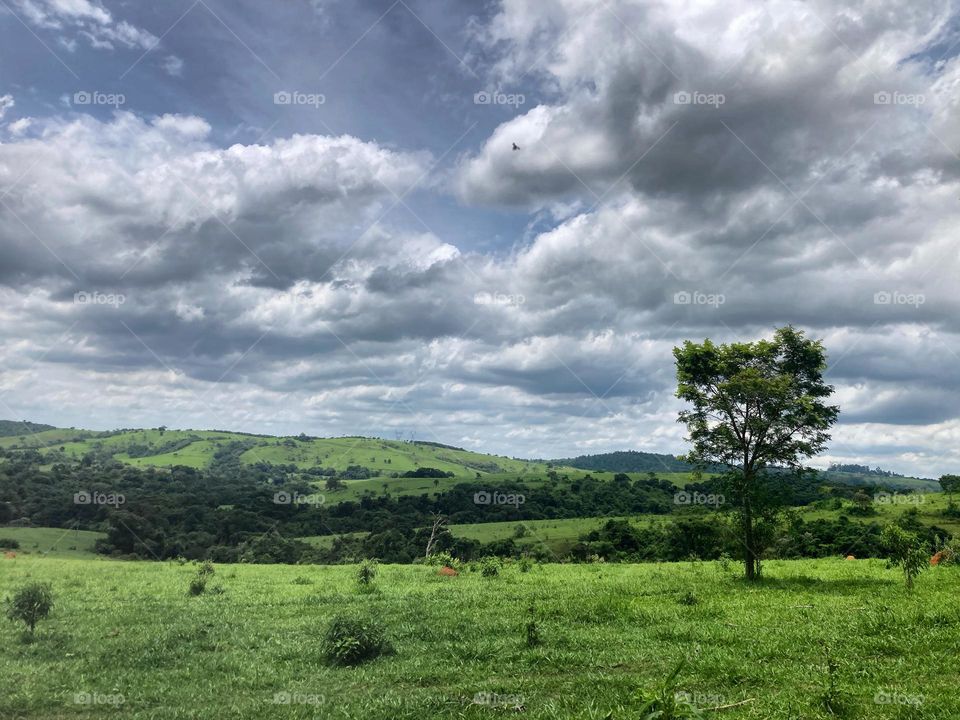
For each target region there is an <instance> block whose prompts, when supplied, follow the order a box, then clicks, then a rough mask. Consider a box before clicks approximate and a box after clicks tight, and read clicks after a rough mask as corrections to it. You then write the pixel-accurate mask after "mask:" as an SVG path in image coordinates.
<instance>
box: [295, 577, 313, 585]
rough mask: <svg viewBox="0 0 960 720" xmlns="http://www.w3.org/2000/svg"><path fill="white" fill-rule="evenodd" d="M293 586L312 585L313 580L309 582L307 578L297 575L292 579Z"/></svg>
mask: <svg viewBox="0 0 960 720" xmlns="http://www.w3.org/2000/svg"><path fill="white" fill-rule="evenodd" d="M293 584H294V585H313V580H311V579H310V578H308V577H304V576H303V575H297V577H295V578H294V579H293Z"/></svg>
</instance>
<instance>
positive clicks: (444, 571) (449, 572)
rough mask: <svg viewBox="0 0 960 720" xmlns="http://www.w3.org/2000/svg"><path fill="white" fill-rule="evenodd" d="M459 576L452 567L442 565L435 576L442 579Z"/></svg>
mask: <svg viewBox="0 0 960 720" xmlns="http://www.w3.org/2000/svg"><path fill="white" fill-rule="evenodd" d="M459 574H460V573H458V572H457V571H456V570H454V569H453V568H452V567H447V566H446V565H444V566H443V567H442V568H440V569H439V570H438V571H437V575H443V576H444V577H455V576H456V575H459Z"/></svg>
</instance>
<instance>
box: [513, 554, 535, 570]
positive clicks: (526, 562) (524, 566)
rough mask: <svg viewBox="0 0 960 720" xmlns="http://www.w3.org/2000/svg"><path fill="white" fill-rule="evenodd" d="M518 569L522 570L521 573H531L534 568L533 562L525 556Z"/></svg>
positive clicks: (521, 559)
mask: <svg viewBox="0 0 960 720" xmlns="http://www.w3.org/2000/svg"><path fill="white" fill-rule="evenodd" d="M517 567H519V568H520V572H523V573H526V572H530V569H531V568H532V567H533V560H531V559H530V556H529V555H524V556H523V557H521V558H520V562H519V563H518V564H517Z"/></svg>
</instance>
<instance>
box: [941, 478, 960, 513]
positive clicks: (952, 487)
mask: <svg viewBox="0 0 960 720" xmlns="http://www.w3.org/2000/svg"><path fill="white" fill-rule="evenodd" d="M940 487H941V488H942V489H943V491H944V492H945V493H946V494H947V507H951V508H952V507H953V494H954V493H955V492H960V475H943V476H941V478H940Z"/></svg>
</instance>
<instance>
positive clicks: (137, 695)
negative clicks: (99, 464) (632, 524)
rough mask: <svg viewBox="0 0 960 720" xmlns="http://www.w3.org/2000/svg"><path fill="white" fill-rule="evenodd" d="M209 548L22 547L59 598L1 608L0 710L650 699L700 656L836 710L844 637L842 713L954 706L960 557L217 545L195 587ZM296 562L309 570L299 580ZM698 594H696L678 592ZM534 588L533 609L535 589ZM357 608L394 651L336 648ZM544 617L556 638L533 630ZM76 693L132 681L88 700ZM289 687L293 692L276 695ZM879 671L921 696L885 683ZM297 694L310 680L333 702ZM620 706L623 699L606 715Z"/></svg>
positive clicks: (412, 710) (203, 711) (7, 573)
mask: <svg viewBox="0 0 960 720" xmlns="http://www.w3.org/2000/svg"><path fill="white" fill-rule="evenodd" d="M195 571H196V566H194V565H184V566H181V565H178V564H177V563H149V562H117V561H110V560H102V561H92V560H57V559H51V558H45V559H40V558H37V559H33V558H17V559H16V560H0V585H2V587H3V588H4V589H9V588H12V587H17V586H19V585H21V584H23V583H25V582H28V581H31V580H43V581H48V582H50V583H52V585H53V590H54V593H55V597H56V605H55V607H54V611H53V614H52V617H51V618H50V619H49V620H47V621H45V622H43V623H41V624H40V626H39V627H38V630H37V635H36V637H35V639H34V640H33V642H27V641H26V640H25V639H24V638H23V637H22V633H21V631H20V630H19V629H18V628H17V627H15V626H14V625H13V624H12V623H9V622H6V621H4V622H3V623H0V717H18V716H21V717H30V718H32V719H38V720H42V719H45V718H65V717H77V718H103V717H111V718H178V719H183V718H228V717H230V718H241V717H242V718H248V717H250V718H253V717H271V718H280V719H281V720H282V719H285V718H312V717H338V718H364V719H371V720H375V719H378V718H384V719H387V718H390V719H391V720H392V719H404V718H410V719H411V720H412V719H414V718H415V719H416V720H420V719H422V718H466V719H473V718H495V717H508V716H512V715H514V712H512V711H510V710H507V709H502V708H493V707H489V706H485V705H479V704H474V703H473V699H474V698H475V697H476V696H477V694H478V693H496V694H498V695H500V696H501V697H504V696H511V699H512V700H513V701H514V702H517V703H520V704H522V706H523V709H524V712H523V713H522V715H521V716H522V717H526V718H605V717H609V718H613V719H624V720H626V719H627V718H631V719H632V718H636V717H638V715H637V708H638V704H637V701H636V700H635V693H636V692H637V690H638V689H640V688H645V689H648V690H650V689H654V688H656V687H657V685H658V684H659V683H660V682H661V681H662V679H663V678H664V677H666V675H667V674H668V673H669V672H670V670H671V669H672V668H673V667H674V665H675V663H676V662H677V661H678V660H679V659H680V658H683V657H686V658H688V664H687V667H686V668H685V670H684V671H683V672H682V673H681V675H680V678H679V682H678V686H677V689H678V690H682V691H686V692H689V693H691V694H693V695H694V696H695V697H700V698H701V699H702V701H703V702H705V703H706V704H708V705H711V706H712V705H714V704H717V705H719V704H731V703H738V702H741V701H747V700H749V702H746V703H745V704H742V705H737V706H735V707H732V708H729V709H727V710H725V711H723V712H722V713H717V714H714V713H708V716H709V717H718V718H719V717H722V718H752V719H755V720H760V719H763V720H776V719H782V720H787V719H788V718H790V719H794V718H795V719H800V718H803V719H804V720H821V719H823V720H825V719H826V718H831V717H838V715H832V714H830V713H829V712H828V711H827V709H826V708H825V707H824V706H823V705H822V703H821V696H822V694H823V691H824V688H825V687H826V685H827V670H826V668H827V665H828V656H827V653H826V651H825V650H824V649H823V646H822V643H825V644H826V646H829V648H830V653H831V657H832V659H833V661H834V662H835V663H836V665H837V670H836V681H837V685H838V687H839V690H840V695H841V699H842V700H843V704H844V707H845V708H846V709H845V710H844V711H843V712H842V714H840V715H839V717H850V718H918V719H921V720H923V719H924V718H930V719H934V718H942V719H946V718H955V717H960V694H958V693H957V691H956V688H957V683H958V681H960V677H958V673H957V669H956V664H955V662H954V659H955V657H956V651H957V647H958V644H960V615H958V610H957V606H956V598H957V596H958V592H960V571H958V570H957V569H956V568H946V567H941V568H934V569H931V570H929V571H927V572H925V573H924V574H923V575H922V576H921V577H920V579H919V581H918V586H917V589H916V591H915V593H914V595H913V596H909V595H907V594H906V592H905V590H904V589H903V587H902V583H901V580H900V578H899V576H898V575H897V573H896V572H895V571H892V570H887V569H885V568H884V564H883V563H882V562H880V561H856V562H845V561H841V560H821V561H791V562H768V563H766V564H765V573H766V579H765V580H764V581H763V582H762V583H760V584H757V585H755V586H747V585H745V584H743V583H742V581H740V580H737V579H735V578H734V576H733V572H734V571H733V570H725V569H724V568H723V567H722V566H721V565H719V564H716V563H678V564H672V565H666V564H663V565H545V566H535V567H534V568H533V569H532V570H531V571H530V572H529V573H522V572H520V570H519V569H518V568H517V567H516V566H508V567H507V568H506V569H505V570H503V571H502V572H501V574H500V576H499V577H495V578H484V577H481V576H480V575H479V573H476V572H464V573H462V574H461V575H460V576H459V577H455V578H440V577H438V576H437V575H436V572H435V569H434V568H430V567H425V566H390V565H387V566H381V567H380V571H379V574H378V576H377V579H376V581H375V587H376V591H375V592H373V593H369V594H361V593H359V592H357V590H356V586H355V582H354V579H353V575H354V573H355V567H350V566H341V567H320V566H247V565H234V566H218V567H217V570H216V574H215V575H214V578H213V579H212V581H211V586H213V585H220V586H222V588H223V590H224V592H223V593H222V594H219V595H215V594H205V595H201V596H200V597H189V596H188V595H187V585H188V583H189V581H190V578H191V577H192V576H193V575H194V573H195ZM295 580H296V582H295ZM684 597H687V598H688V599H687V602H691V601H692V602H693V604H684V602H682V600H683V598H684ZM531 607H532V608H533V614H532V616H531V614H530V610H529V608H531ZM341 610H349V611H362V612H365V613H369V614H371V615H373V616H375V617H376V618H378V619H379V620H380V621H381V622H383V623H384V625H385V626H386V628H387V630H388V633H389V636H390V639H391V640H392V642H393V644H394V646H395V647H396V654H395V655H393V656H388V657H384V658H381V659H378V660H375V661H374V662H372V663H370V664H367V665H364V666H361V667H358V668H331V667H328V666H327V665H326V664H325V663H324V661H323V656H322V650H321V638H322V635H323V631H324V628H325V627H326V624H327V623H328V622H329V620H330V619H331V618H332V617H333V616H334V614H335V613H337V612H339V611H341ZM531 617H533V618H534V619H535V621H536V623H537V624H538V627H539V634H540V636H541V638H542V643H541V644H540V645H539V646H536V647H532V648H531V647H527V645H526V642H525V637H526V633H525V627H526V623H527V622H528V620H529V619H530V618H531ZM78 693H88V694H96V695H98V696H99V697H100V699H101V700H103V699H107V698H109V699H111V700H118V699H119V696H122V698H123V702H122V703H119V704H116V705H107V704H99V705H98V704H78V703H76V702H75V695H76V694H78ZM278 693H289V694H291V695H292V697H293V699H294V702H292V703H290V704H275V703H274V702H273V701H274V698H275V696H276V695H277V694H278ZM878 693H888V694H891V693H899V694H901V695H902V696H904V697H907V696H909V697H916V698H922V704H921V705H919V706H917V707H913V706H904V705H896V704H876V703H875V702H874V698H875V697H877V694H878ZM298 700H314V701H316V702H317V705H311V704H305V703H302V702H298ZM608 713H610V714H609V715H608Z"/></svg>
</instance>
